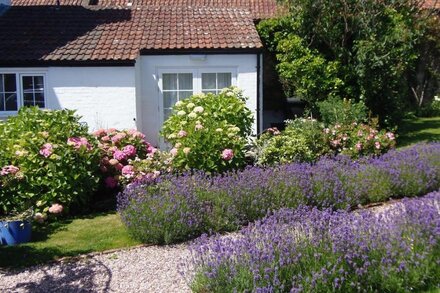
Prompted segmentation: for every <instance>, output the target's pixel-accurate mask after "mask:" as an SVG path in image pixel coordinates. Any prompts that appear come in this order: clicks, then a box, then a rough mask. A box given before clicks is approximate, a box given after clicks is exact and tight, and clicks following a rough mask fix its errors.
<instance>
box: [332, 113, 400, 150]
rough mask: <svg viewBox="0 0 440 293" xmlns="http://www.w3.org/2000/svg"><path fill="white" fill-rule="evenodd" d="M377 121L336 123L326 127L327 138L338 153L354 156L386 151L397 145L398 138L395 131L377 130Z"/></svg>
mask: <svg viewBox="0 0 440 293" xmlns="http://www.w3.org/2000/svg"><path fill="white" fill-rule="evenodd" d="M376 122H377V121H374V120H373V121H372V124H371V125H368V124H362V123H360V124H358V123H356V122H353V123H351V124H343V125H341V124H335V125H333V126H330V127H329V128H325V129H324V132H325V140H326V142H327V143H328V145H329V146H330V148H331V149H332V150H334V151H335V152H336V153H342V154H346V155H349V156H351V157H353V158H357V157H360V156H364V155H370V154H375V155H379V154H382V153H385V152H387V151H388V150H390V149H392V148H394V147H395V146H396V138H395V135H394V133H393V132H387V131H385V130H380V131H379V130H377V123H376Z"/></svg>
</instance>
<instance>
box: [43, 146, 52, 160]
mask: <svg viewBox="0 0 440 293" xmlns="http://www.w3.org/2000/svg"><path fill="white" fill-rule="evenodd" d="M52 153H53V146H52V144H51V143H45V144H44V145H43V147H42V148H41V149H40V155H42V156H43V157H45V158H48V157H50V155H52Z"/></svg>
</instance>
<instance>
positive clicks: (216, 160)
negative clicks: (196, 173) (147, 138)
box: [161, 88, 253, 172]
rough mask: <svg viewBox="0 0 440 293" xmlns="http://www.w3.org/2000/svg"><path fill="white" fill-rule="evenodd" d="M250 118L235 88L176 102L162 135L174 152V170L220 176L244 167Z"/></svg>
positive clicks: (239, 92)
mask: <svg viewBox="0 0 440 293" xmlns="http://www.w3.org/2000/svg"><path fill="white" fill-rule="evenodd" d="M252 122H253V117H252V113H251V111H250V110H249V109H248V108H246V104H245V98H243V96H242V92H241V91H240V90H239V89H237V88H228V89H225V90H223V91H222V92H221V93H220V94H218V95H214V94H207V95H205V94H199V95H193V96H191V97H189V98H188V99H185V100H183V101H179V102H177V103H176V105H175V106H174V107H173V113H172V114H171V116H170V117H169V118H168V120H167V121H165V123H164V126H163V129H162V132H161V134H162V135H163V136H164V138H165V139H166V141H167V142H169V143H170V144H171V145H172V146H173V149H172V150H171V153H172V154H173V156H174V158H173V166H174V167H175V168H176V170H178V171H179V170H180V171H183V170H190V169H191V170H193V169H197V170H204V171H208V172H222V171H225V170H229V169H232V168H237V167H240V166H243V165H244V164H245V156H244V147H245V144H246V141H247V140H246V138H247V137H248V136H249V135H250V133H251V127H252Z"/></svg>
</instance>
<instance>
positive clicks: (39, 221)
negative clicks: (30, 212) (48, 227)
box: [34, 213, 46, 224]
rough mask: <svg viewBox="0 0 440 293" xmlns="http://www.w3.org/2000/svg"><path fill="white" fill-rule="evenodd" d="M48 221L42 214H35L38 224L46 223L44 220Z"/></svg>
mask: <svg viewBox="0 0 440 293" xmlns="http://www.w3.org/2000/svg"><path fill="white" fill-rule="evenodd" d="M45 219H46V217H45V216H44V215H43V214H42V213H36V214H35V216H34V220H35V221H36V222H37V223H40V224H41V223H44V220H45Z"/></svg>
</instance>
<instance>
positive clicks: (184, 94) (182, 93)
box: [179, 91, 193, 100]
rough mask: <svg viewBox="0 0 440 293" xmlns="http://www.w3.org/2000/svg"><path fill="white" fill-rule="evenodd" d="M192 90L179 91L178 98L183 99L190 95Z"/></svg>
mask: <svg viewBox="0 0 440 293" xmlns="http://www.w3.org/2000/svg"><path fill="white" fill-rule="evenodd" d="M192 94H193V92H192V91H181V92H179V100H183V99H186V98H189V97H190V96H192Z"/></svg>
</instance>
